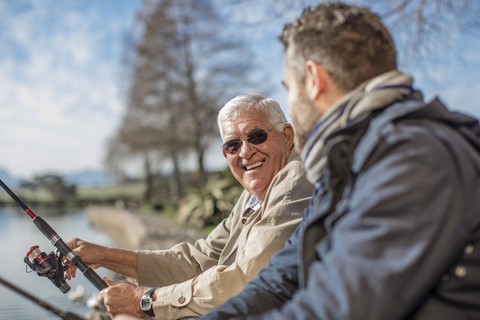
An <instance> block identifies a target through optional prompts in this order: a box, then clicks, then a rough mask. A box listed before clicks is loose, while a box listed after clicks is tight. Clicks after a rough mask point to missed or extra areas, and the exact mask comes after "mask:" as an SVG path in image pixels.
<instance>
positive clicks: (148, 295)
mask: <svg viewBox="0 0 480 320" xmlns="http://www.w3.org/2000/svg"><path fill="white" fill-rule="evenodd" d="M155 290H157V288H152V289H150V290H148V291H147V292H145V293H144V294H143V296H142V300H143V299H152V295H153V293H154V292H155ZM141 305H142V302H141V301H140V306H141ZM142 311H143V312H144V313H145V314H146V315H147V316H149V317H155V313H154V312H153V302H152V304H151V305H150V309H148V310H144V309H142Z"/></svg>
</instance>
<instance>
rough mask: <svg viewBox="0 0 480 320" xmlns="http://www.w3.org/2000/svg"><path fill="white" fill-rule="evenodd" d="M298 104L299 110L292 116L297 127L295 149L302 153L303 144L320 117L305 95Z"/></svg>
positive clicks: (297, 108)
mask: <svg viewBox="0 0 480 320" xmlns="http://www.w3.org/2000/svg"><path fill="white" fill-rule="evenodd" d="M296 105H297V106H296V108H295V109H296V111H297V112H295V114H293V115H291V117H292V122H293V126H294V128H295V149H296V150H297V152H298V153H299V154H301V153H302V149H303V146H304V145H305V143H306V142H307V139H308V137H309V136H310V133H311V132H312V130H313V128H314V127H315V125H316V124H317V122H318V120H319V119H318V115H317V114H316V113H315V110H314V107H313V105H312V104H311V103H310V102H309V101H307V99H306V98H305V96H304V95H302V96H301V97H300V99H299V100H298V102H297V103H296Z"/></svg>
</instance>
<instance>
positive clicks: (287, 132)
mask: <svg viewBox="0 0 480 320" xmlns="http://www.w3.org/2000/svg"><path fill="white" fill-rule="evenodd" d="M283 135H284V136H285V141H286V142H287V146H288V148H289V149H290V148H291V147H292V146H293V141H294V140H295V131H294V130H293V127H292V125H291V124H290V123H287V124H285V127H284V128H283Z"/></svg>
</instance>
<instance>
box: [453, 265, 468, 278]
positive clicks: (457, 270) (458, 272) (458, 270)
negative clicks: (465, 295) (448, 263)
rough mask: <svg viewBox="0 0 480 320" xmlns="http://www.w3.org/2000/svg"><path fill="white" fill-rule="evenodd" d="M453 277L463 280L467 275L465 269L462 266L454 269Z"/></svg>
mask: <svg viewBox="0 0 480 320" xmlns="http://www.w3.org/2000/svg"><path fill="white" fill-rule="evenodd" d="M455 275H456V276H457V277H459V278H463V277H465V276H466V275H467V268H465V267H464V266H458V267H456V268H455Z"/></svg>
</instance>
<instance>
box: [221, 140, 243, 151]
mask: <svg viewBox="0 0 480 320" xmlns="http://www.w3.org/2000/svg"><path fill="white" fill-rule="evenodd" d="M241 144H242V142H241V141H240V140H239V139H235V140H230V141H227V142H225V143H224V144H223V150H225V152H226V153H229V154H234V153H237V151H238V150H240V146H241Z"/></svg>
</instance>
